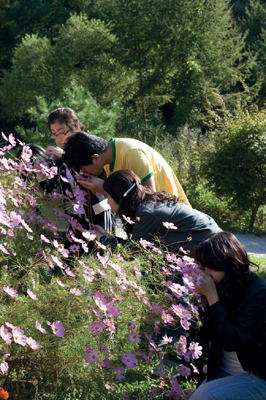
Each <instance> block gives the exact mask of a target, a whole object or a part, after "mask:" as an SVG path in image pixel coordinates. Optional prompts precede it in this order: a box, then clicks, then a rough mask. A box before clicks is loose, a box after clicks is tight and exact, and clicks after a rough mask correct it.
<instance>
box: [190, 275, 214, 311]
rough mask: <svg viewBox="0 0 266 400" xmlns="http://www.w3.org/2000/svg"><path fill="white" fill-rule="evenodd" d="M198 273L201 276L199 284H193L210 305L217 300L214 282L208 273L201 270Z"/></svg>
mask: <svg viewBox="0 0 266 400" xmlns="http://www.w3.org/2000/svg"><path fill="white" fill-rule="evenodd" d="M200 275H201V276H202V279H201V281H200V285H199V286H196V285H195V289H196V291H197V292H198V293H199V294H202V295H204V296H206V298H207V301H208V303H209V305H210V306H211V305H212V304H214V303H216V302H217V301H218V300H219V296H218V293H217V290H216V285H215V282H214V280H213V278H212V277H211V276H210V275H207V274H205V273H204V272H203V271H201V272H200Z"/></svg>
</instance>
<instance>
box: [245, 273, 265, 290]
mask: <svg viewBox="0 0 266 400" xmlns="http://www.w3.org/2000/svg"><path fill="white" fill-rule="evenodd" d="M248 287H249V291H250V292H252V293H254V294H256V293H258V292H261V291H263V292H265V295H266V283H265V282H264V281H263V280H262V279H261V278H260V277H259V276H258V275H257V274H255V273H254V272H251V271H250V272H249V274H248Z"/></svg>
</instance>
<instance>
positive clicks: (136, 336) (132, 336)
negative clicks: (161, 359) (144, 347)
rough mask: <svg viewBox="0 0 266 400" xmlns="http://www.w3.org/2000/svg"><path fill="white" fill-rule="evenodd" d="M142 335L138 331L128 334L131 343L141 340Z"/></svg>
mask: <svg viewBox="0 0 266 400" xmlns="http://www.w3.org/2000/svg"><path fill="white" fill-rule="evenodd" d="M140 338H141V336H140V335H139V334H138V333H136V332H131V333H130V334H129V336H128V340H129V341H130V342H131V343H136V342H141V339H140Z"/></svg>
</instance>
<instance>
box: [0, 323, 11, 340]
mask: <svg viewBox="0 0 266 400" xmlns="http://www.w3.org/2000/svg"><path fill="white" fill-rule="evenodd" d="M0 336H1V338H2V339H3V340H4V341H5V342H6V344H11V338H12V334H11V333H10V332H8V329H6V328H5V326H4V325H2V326H1V328H0Z"/></svg>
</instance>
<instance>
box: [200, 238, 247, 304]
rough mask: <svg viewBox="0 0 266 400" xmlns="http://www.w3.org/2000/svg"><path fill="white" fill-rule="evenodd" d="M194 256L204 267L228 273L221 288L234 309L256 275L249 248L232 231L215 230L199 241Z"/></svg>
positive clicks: (224, 300) (227, 301)
mask: <svg viewBox="0 0 266 400" xmlns="http://www.w3.org/2000/svg"><path fill="white" fill-rule="evenodd" d="M193 256H194V257H195V259H196V261H197V262H198V263H200V264H201V265H202V266H204V267H206V268H209V269H212V270H214V271H224V272H225V277H224V279H223V280H222V281H221V282H220V284H219V285H218V286H217V291H218V294H219V297H220V299H221V301H222V302H223V304H224V305H225V306H226V308H232V306H233V304H234V303H236V302H238V301H239V299H241V297H242V295H243V294H244V293H245V291H246V287H247V281H248V279H250V278H251V276H252V274H251V273H250V269H249V266H250V264H253V263H251V262H250V260H249V258H248V254H247V251H246V249H245V247H244V246H243V245H242V244H241V243H240V242H239V240H238V239H237V238H236V237H235V236H234V235H233V234H232V233H230V232H218V233H212V234H210V235H208V236H206V238H204V239H203V240H202V241H201V242H200V243H199V244H198V246H197V247H196V249H195V251H194V254H193Z"/></svg>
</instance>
